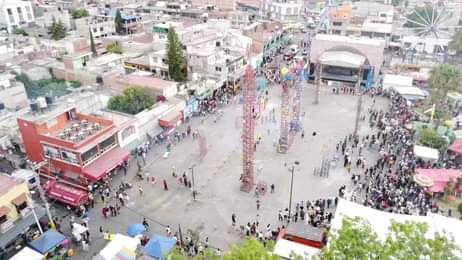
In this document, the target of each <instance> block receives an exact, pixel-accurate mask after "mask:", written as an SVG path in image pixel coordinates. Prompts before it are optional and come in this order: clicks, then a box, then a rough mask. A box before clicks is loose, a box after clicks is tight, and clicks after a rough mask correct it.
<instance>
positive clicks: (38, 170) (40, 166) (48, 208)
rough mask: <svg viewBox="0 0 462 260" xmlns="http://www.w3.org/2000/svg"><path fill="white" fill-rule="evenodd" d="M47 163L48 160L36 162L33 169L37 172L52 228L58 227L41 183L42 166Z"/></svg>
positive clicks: (41, 196) (40, 191) (41, 195)
mask: <svg viewBox="0 0 462 260" xmlns="http://www.w3.org/2000/svg"><path fill="white" fill-rule="evenodd" d="M46 164H47V161H41V162H39V163H34V164H32V170H33V171H34V172H35V171H36V172H37V181H38V182H39V183H38V185H37V188H38V190H39V194H40V199H42V201H43V203H45V209H46V212H47V216H48V222H49V223H50V226H51V228H52V229H56V225H55V222H54V221H53V217H52V216H51V212H50V204H48V200H47V198H46V197H45V192H44V191H43V188H42V185H41V183H40V168H42V167H43V166H45V165H46Z"/></svg>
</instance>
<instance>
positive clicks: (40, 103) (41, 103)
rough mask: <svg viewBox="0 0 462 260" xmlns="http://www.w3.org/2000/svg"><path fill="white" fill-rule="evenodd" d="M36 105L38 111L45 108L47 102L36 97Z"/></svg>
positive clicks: (42, 98)
mask: <svg viewBox="0 0 462 260" xmlns="http://www.w3.org/2000/svg"><path fill="white" fill-rule="evenodd" d="M36 101H37V105H38V107H39V108H40V109H43V108H46V107H47V101H46V99H45V98H44V97H38V98H37V100H36Z"/></svg>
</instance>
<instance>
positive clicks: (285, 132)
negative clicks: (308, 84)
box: [278, 81, 290, 153]
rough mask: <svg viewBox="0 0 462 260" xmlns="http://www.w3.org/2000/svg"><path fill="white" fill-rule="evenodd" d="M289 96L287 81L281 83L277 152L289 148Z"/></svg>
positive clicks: (284, 151) (282, 151) (285, 150)
mask: <svg viewBox="0 0 462 260" xmlns="http://www.w3.org/2000/svg"><path fill="white" fill-rule="evenodd" d="M289 96H290V86H289V82H288V81H284V82H283V83H282V97H281V126H280V136H279V145H278V152H280V153H286V152H287V150H288V149H289V103H290V101H289Z"/></svg>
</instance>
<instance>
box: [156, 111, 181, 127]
mask: <svg viewBox="0 0 462 260" xmlns="http://www.w3.org/2000/svg"><path fill="white" fill-rule="evenodd" d="M181 119H183V113H182V112H181V111H170V112H168V113H167V114H166V115H164V116H163V117H161V118H160V119H159V125H160V126H162V127H167V128H170V127H175V126H176V124H177V122H178V121H180V120H181Z"/></svg>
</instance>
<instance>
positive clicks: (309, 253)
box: [273, 238, 320, 259]
mask: <svg viewBox="0 0 462 260" xmlns="http://www.w3.org/2000/svg"><path fill="white" fill-rule="evenodd" d="M319 251H320V250H319V249H318V248H315V247H310V246H307V245H303V244H300V243H295V242H292V241H289V240H286V239H282V238H281V239H279V240H278V241H277V243H276V245H275V246H274V251H273V253H274V254H275V255H278V256H280V257H282V258H284V259H293V257H291V256H290V254H291V253H292V252H293V253H294V254H295V255H297V256H301V257H302V259H312V258H313V256H315V255H317V254H318V253H319Z"/></svg>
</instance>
